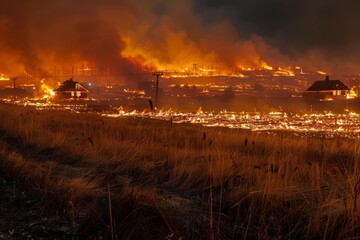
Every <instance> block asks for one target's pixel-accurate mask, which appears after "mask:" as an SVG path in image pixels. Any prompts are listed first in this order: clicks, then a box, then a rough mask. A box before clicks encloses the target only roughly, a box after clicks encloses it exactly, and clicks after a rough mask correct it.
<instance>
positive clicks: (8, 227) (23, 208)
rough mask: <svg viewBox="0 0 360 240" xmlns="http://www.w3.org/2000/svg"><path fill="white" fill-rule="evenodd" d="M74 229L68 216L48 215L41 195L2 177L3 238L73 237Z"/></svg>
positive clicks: (0, 221) (0, 217)
mask: <svg viewBox="0 0 360 240" xmlns="http://www.w3.org/2000/svg"><path fill="white" fill-rule="evenodd" d="M74 225H75V226H74ZM74 228H76V224H72V223H71V220H70V219H68V218H67V217H64V216H61V215H57V214H55V215H51V216H49V215H47V214H46V213H45V211H44V209H43V202H42V199H41V198H40V197H39V196H31V195H30V194H29V193H27V192H25V191H22V189H21V187H20V188H19V187H17V186H16V182H14V181H9V180H5V179H4V178H3V177H2V176H0V239H72V238H73V233H74V230H75V229H74Z"/></svg>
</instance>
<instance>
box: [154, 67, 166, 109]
mask: <svg viewBox="0 0 360 240" xmlns="http://www.w3.org/2000/svg"><path fill="white" fill-rule="evenodd" d="M152 75H153V76H156V88H155V107H158V94H159V79H160V76H162V75H164V72H153V73H152Z"/></svg>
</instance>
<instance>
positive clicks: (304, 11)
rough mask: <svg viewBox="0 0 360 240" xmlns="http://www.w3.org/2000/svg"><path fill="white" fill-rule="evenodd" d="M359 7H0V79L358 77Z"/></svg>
mask: <svg viewBox="0 0 360 240" xmlns="http://www.w3.org/2000/svg"><path fill="white" fill-rule="evenodd" d="M359 6H360V3H358V2H355V1H351V2H350V3H349V2H347V3H346V4H345V3H339V2H338V1H335V0H329V1H320V0H315V1H310V0H304V1H291V0H274V1H268V0H244V1H236V0H227V1H215V0H206V1H205V0H174V1H171V2H170V1H166V0H148V1H145V0H141V1H131V0H120V1H112V0H104V1H100V0H88V1H85V0H79V1H71V0H61V1H60V0H48V1H46V0H34V1H27V0H19V1H6V0H4V1H1V2H0V49H1V51H0V54H1V55H0V56H1V57H0V72H11V71H12V72H15V71H20V70H21V69H37V70H41V71H44V72H46V71H48V70H49V69H51V68H55V67H61V66H65V67H71V66H80V65H81V66H89V67H94V68H97V69H99V71H100V72H101V73H104V72H112V73H116V74H119V75H126V74H130V73H134V72H135V71H148V70H150V69H165V68H166V69H174V70H177V69H180V68H185V67H189V66H192V63H197V65H198V66H200V67H204V68H212V67H217V68H222V67H223V68H227V69H231V68H236V67H252V68H256V67H261V66H264V65H267V64H269V65H275V66H289V65H299V66H304V67H306V68H309V69H325V70H329V71H330V70H331V69H334V66H339V65H341V66H343V67H344V68H346V69H351V70H353V71H357V70H358V68H357V64H358V63H359V62H360V57H359V56H360V55H359V52H360V45H358V42H359V40H360V30H359V28H357V27H356V23H357V22H359V20H360V15H359V14H357V12H356V10H357V9H359V8H358V7H359Z"/></svg>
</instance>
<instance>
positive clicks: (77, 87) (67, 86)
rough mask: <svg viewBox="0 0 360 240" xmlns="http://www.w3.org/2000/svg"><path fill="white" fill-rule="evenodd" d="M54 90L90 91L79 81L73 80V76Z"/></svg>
mask: <svg viewBox="0 0 360 240" xmlns="http://www.w3.org/2000/svg"><path fill="white" fill-rule="evenodd" d="M54 91H56V92H69V91H77V92H89V90H88V89H87V88H86V87H84V86H83V85H81V84H80V83H79V82H76V81H73V79H72V78H70V79H69V80H66V81H65V82H63V83H62V84H61V85H60V86H59V87H57V88H56V89H55V90H54Z"/></svg>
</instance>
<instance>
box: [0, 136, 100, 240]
mask: <svg viewBox="0 0 360 240" xmlns="http://www.w3.org/2000/svg"><path fill="white" fill-rule="evenodd" d="M0 146H6V147H7V148H9V149H11V150H12V151H16V152H18V153H21V155H22V156H26V157H27V158H28V159H29V160H30V159H32V160H34V159H35V158H36V159H37V160H41V158H42V157H45V158H46V157H48V156H41V154H40V155H39V153H38V152H37V151H36V150H35V149H34V146H28V145H24V144H23V143H22V141H21V139H19V138H14V137H12V136H9V135H8V134H7V133H6V132H5V131H0ZM34 150H35V153H34ZM0 160H1V159H0ZM14 178H16V176H14V174H9V173H7V172H6V170H4V169H0V240H3V239H83V238H84V239H89V238H90V239H102V237H101V236H83V237H82V236H81V235H79V225H80V224H79V222H80V221H81V219H83V218H84V217H85V216H82V215H81V214H78V215H77V216H76V218H72V217H71V215H70V214H69V213H66V212H49V211H48V207H46V204H47V202H46V201H47V199H46V196H42V194H41V191H39V189H36V184H35V185H33V184H27V183H25V182H24V181H23V182H16V179H14ZM20 179H21V178H20Z"/></svg>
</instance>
